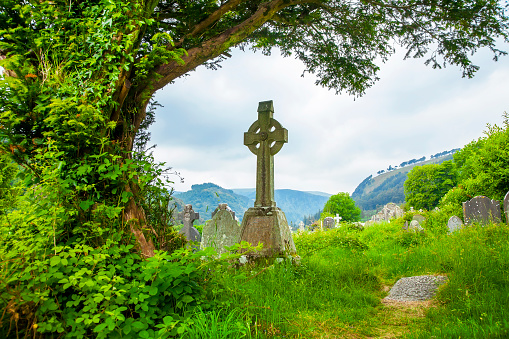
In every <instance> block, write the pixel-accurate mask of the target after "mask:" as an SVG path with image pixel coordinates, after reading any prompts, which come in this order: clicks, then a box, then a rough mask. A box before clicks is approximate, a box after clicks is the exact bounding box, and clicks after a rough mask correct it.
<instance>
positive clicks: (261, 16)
mask: <svg viewBox="0 0 509 339" xmlns="http://www.w3.org/2000/svg"><path fill="white" fill-rule="evenodd" d="M235 1H237V0H230V5H232V4H233V3H234V2H235ZM309 2H316V0H309V1H302V0H293V1H292V0H290V1H288V0H272V1H270V2H265V3H262V4H260V6H259V7H258V9H257V11H256V12H254V13H253V15H252V16H251V17H250V18H248V19H246V20H245V21H244V22H242V23H240V24H238V25H237V26H234V27H232V28H230V29H228V30H226V31H224V32H222V33H221V34H219V35H216V36H215V37H213V38H211V39H209V40H207V41H204V42H203V43H202V44H201V45H200V46H197V47H193V48H191V49H189V50H188V51H187V55H185V56H183V57H182V60H183V61H184V64H179V63H178V62H177V61H172V62H170V63H168V64H164V65H161V66H159V67H158V69H156V73H157V74H159V75H160V76H161V77H160V78H159V79H158V80H156V81H154V82H153V83H151V84H146V85H145V86H143V87H142V88H138V89H137V92H138V93H139V94H140V95H142V93H143V92H144V90H146V89H148V88H150V91H151V92H150V94H153V93H155V92H156V91H157V90H158V89H161V88H163V87H164V86H165V85H166V84H168V83H170V82H171V81H173V80H174V79H176V78H178V77H180V76H182V75H184V74H186V73H187V72H189V71H191V70H193V69H195V68H196V67H198V66H199V65H201V64H203V63H204V62H205V61H207V60H210V59H213V58H215V57H217V56H219V55H220V54H222V53H223V52H224V51H226V50H227V49H229V48H231V47H233V46H235V45H237V44H239V43H241V42H242V41H244V40H245V39H246V38H247V37H248V36H249V35H251V34H252V33H253V32H254V31H255V30H256V29H258V28H260V27H261V26H262V25H263V24H265V23H266V22H267V21H268V20H270V19H271V18H272V17H273V16H274V15H275V14H276V13H277V12H278V11H280V10H281V9H283V8H285V7H289V6H293V5H297V4H302V3H309ZM224 6H226V4H225V5H224ZM218 11H219V9H218ZM216 12H217V11H216ZM218 13H219V12H218ZM202 23H203V27H205V25H206V24H205V23H204V22H202ZM207 23H208V24H209V25H210V22H209V21H207ZM203 27H202V29H203ZM195 31H196V32H198V31H199V29H194V30H193V32H195Z"/></svg>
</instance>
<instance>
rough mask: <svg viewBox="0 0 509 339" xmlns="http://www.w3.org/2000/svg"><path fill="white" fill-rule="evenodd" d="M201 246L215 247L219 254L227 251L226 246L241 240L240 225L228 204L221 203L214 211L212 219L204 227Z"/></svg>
mask: <svg viewBox="0 0 509 339" xmlns="http://www.w3.org/2000/svg"><path fill="white" fill-rule="evenodd" d="M202 233H203V237H202V241H201V248H202V249H203V248H205V247H213V248H214V249H215V250H216V252H217V254H221V253H224V252H226V249H225V246H233V245H235V244H237V243H239V242H240V226H239V224H238V223H237V220H235V212H233V211H232V210H231V209H230V208H229V207H228V204H219V206H218V207H217V208H216V209H215V210H214V212H212V219H211V220H209V221H208V222H207V223H206V224H205V226H204V227H203V232H202Z"/></svg>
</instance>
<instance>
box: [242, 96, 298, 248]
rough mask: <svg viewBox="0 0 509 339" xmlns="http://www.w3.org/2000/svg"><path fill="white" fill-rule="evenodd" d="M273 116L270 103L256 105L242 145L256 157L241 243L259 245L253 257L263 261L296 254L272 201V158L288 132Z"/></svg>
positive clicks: (290, 236)
mask: <svg viewBox="0 0 509 339" xmlns="http://www.w3.org/2000/svg"><path fill="white" fill-rule="evenodd" d="M273 115H274V105H273V103H272V101H264V102H260V103H259V105H258V120H256V121H255V122H254V123H253V124H252V125H251V126H250V127H249V130H248V131H247V132H246V133H244V145H246V146H247V147H248V148H249V150H250V151H251V152H252V153H253V154H254V155H256V200H255V203H254V207H251V208H249V209H248V210H247V211H246V213H244V218H243V219H242V225H241V229H242V232H241V240H242V241H247V242H249V243H250V244H251V245H253V246H256V245H258V244H259V243H263V249H262V250H261V252H258V253H257V255H260V256H266V257H268V256H273V255H279V254H283V253H288V254H294V253H295V252H296V250H295V244H294V242H293V238H292V233H291V232H290V228H289V227H288V221H287V220H286V216H285V214H284V213H283V211H281V209H280V208H278V207H276V201H275V200H274V155H275V154H276V153H278V152H279V151H280V150H281V148H282V147H283V145H284V144H285V143H287V142H288V130H287V129H286V128H283V126H281V124H280V123H279V122H278V121H277V120H275V119H274V118H273Z"/></svg>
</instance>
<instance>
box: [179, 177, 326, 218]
mask: <svg viewBox="0 0 509 339" xmlns="http://www.w3.org/2000/svg"><path fill="white" fill-rule="evenodd" d="M329 196H330V194H327V193H323V192H314V193H308V192H302V191H296V190H290V189H278V190H274V199H275V200H276V204H277V206H278V207H279V208H281V209H282V210H283V212H285V215H286V219H287V220H288V223H289V224H292V223H293V225H294V227H295V226H296V225H297V224H298V223H299V222H300V221H301V220H303V219H304V216H307V215H313V214H315V213H316V212H318V211H319V210H321V209H323V206H324V205H325V203H326V202H327V200H328V199H329ZM175 197H176V198H178V199H180V200H182V201H183V203H184V204H192V205H193V209H194V211H195V212H199V213H200V219H203V220H208V219H210V218H211V217H212V212H213V211H214V210H215V208H216V207H217V205H218V204H219V203H227V204H228V206H229V207H230V208H231V209H232V210H233V211H235V215H236V216H237V218H239V220H242V217H243V216H244V212H245V211H246V210H247V209H248V208H249V207H253V206H254V201H255V199H256V190H255V189H254V188H237V189H225V188H222V187H220V186H218V185H216V184H212V183H207V184H201V185H193V186H192V187H191V190H190V191H187V192H183V193H177V194H175Z"/></svg>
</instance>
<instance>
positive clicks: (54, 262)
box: [49, 255, 61, 266]
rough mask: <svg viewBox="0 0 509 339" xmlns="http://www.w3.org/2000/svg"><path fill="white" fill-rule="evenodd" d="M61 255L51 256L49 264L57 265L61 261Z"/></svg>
mask: <svg viewBox="0 0 509 339" xmlns="http://www.w3.org/2000/svg"><path fill="white" fill-rule="evenodd" d="M60 260H61V259H60V257H59V256H57V255H55V256H54V257H51V259H50V260H49V264H50V265H51V266H55V265H58V264H59V263H60Z"/></svg>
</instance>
